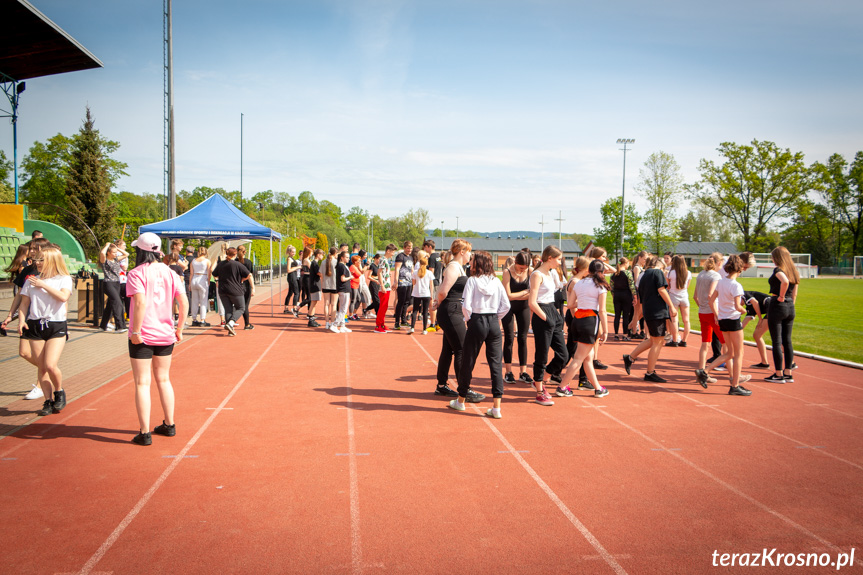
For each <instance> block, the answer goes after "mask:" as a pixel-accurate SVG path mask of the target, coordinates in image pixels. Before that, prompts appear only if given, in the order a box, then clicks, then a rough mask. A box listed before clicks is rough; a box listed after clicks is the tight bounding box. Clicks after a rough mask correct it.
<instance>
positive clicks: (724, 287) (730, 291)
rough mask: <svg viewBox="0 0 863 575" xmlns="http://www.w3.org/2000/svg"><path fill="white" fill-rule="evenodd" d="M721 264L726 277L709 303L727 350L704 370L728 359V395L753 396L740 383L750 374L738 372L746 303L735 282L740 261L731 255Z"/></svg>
mask: <svg viewBox="0 0 863 575" xmlns="http://www.w3.org/2000/svg"><path fill="white" fill-rule="evenodd" d="M722 267H723V268H724V271H725V274H726V277H725V278H723V279H721V280H719V282H718V284H717V286H716V291H714V292H713V294H712V295H711V296H710V305H711V307H713V311H714V313H715V314H716V317H717V318H718V319H719V329H720V330H721V331H722V336H723V337H724V338H725V343H726V344H727V346H728V347H727V351H723V353H722V355H720V356H719V357H718V358H717V359H715V360H713V362H711V363H710V364H709V365H708V366H707V371H708V372H709V371H710V369H712V367H713V366H714V365H719V364H720V363H722V362H723V361H725V360H726V359H727V360H728V375H729V380H730V382H731V389H729V390H728V395H744V396H746V395H752V392H751V391H749V390H748V389H746V388H745V387H743V386H742V385H740V384H741V383H745V382H747V381H749V379H750V378H751V376H749V375H743V376H742V375H740V369H741V368H742V367H743V324H742V323H741V321H740V316H742V315H743V314H744V313H746V306H745V305H743V286H742V285H740V283H739V282H738V281H737V277H738V276H739V275H740V273H741V272H742V271H743V267H744V266H743V261H742V260H741V259H740V258H739V257H737V256H736V255H731V256H729V257H728V261H726V262H725V265H724V266H722Z"/></svg>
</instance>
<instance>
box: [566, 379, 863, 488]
mask: <svg viewBox="0 0 863 575" xmlns="http://www.w3.org/2000/svg"><path fill="white" fill-rule="evenodd" d="M612 369H614V370H616V371H619V372H621V373H624V371H623V370H622V369H620V368H617V367H613V368H612ZM653 386H654V387H658V388H659V389H664V390H665V391H667V392H669V393H673V394H674V395H676V396H678V397H682V398H684V399H686V400H688V401H691V402H693V403H695V404H698V406H704V407H707V408H710V409H712V410H713V411H716V412H717V413H721V414H722V415H727V416H728V417H731V418H733V419H736V420H737V421H742V422H743V423H746V424H747V425H751V426H752V427H757V428H758V429H760V430H761V431H766V432H767V433H770V434H771V435H775V436H776V437H781V438H782V439H787V440H788V441H790V442H792V443H796V444H797V445H802V446H804V447H812V446H811V445H809V444H808V443H804V442H802V441H800V440H798V439H794V438H793V437H789V436H787V435H785V434H784V433H779V432H778V431H774V430H772V429H770V428H769V427H764V426H763V425H761V424H758V423H755V422H754V421H749V420H748V419H746V418H743V417H740V416H739V415H735V414H733V413H729V412H728V411H725V410H724V409H720V408H718V407H713V406H712V405H710V404H707V403H705V402H703V401H701V400H700V399H695V398H694V397H690V396H689V395H687V394H685V393H679V392H677V391H675V390H673V389H670V388H668V387H663V386H662V385H659V384H658V383H654V384H653ZM579 399H581V398H579ZM744 401H745V400H744ZM818 453H822V454H824V455H826V456H827V457H830V458H832V459H835V460H836V461H841V462H842V463H846V464H848V465H850V466H851V467H854V468H856V469H859V470H861V471H863V465H859V464H857V463H854V462H853V461H849V460H847V459H844V458H842V457H839V456H838V455H833V454H832V453H830V452H829V451H824V450H819V451H818Z"/></svg>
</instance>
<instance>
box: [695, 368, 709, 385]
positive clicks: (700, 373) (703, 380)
mask: <svg viewBox="0 0 863 575" xmlns="http://www.w3.org/2000/svg"><path fill="white" fill-rule="evenodd" d="M708 377H710V376H709V375H707V372H706V371H704V370H703V369H696V370H695V379H696V381H698V385H700V386H701V387H703V388H704V389H707V378H708Z"/></svg>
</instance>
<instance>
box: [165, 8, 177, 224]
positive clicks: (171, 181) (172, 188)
mask: <svg viewBox="0 0 863 575" xmlns="http://www.w3.org/2000/svg"><path fill="white" fill-rule="evenodd" d="M167 2H168V209H169V211H170V216H171V217H172V218H175V217H177V175H176V173H175V170H174V32H173V23H172V18H171V2H172V0H167Z"/></svg>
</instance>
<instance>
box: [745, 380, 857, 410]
mask: <svg viewBox="0 0 863 575" xmlns="http://www.w3.org/2000/svg"><path fill="white" fill-rule="evenodd" d="M749 387H751V388H753V389H757V390H758V391H769V392H770V393H775V394H777V395H781V396H782V397H788V398H790V399H794V400H796V401H802V402H803V403H805V404H806V406H807V407H820V408H823V409H826V410H828V411H832V412H834V413H838V414H840V415H845V416H848V417H853V418H854V419H863V416H860V415H854V414H853V413H848V412H847V411H840V410H838V409H836V408H834V407H830V404H829V403H809V400H808V399H803V398H802V397H796V396H794V395H790V394H787V393H782V392H781V391H776V390H775V389H771V388H769V387H764V386H762V385H760V384H759V385H752V383H751V382H750V384H749Z"/></svg>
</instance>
